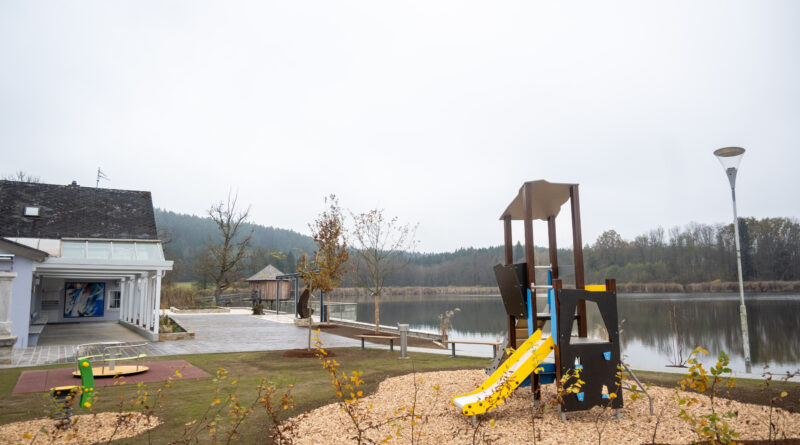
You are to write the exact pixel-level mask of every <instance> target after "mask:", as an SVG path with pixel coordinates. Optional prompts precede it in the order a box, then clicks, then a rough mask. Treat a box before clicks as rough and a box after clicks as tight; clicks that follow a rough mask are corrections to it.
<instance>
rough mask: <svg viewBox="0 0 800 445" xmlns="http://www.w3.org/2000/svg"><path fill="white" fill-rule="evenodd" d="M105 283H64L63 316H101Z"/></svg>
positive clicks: (103, 305) (103, 306)
mask: <svg viewBox="0 0 800 445" xmlns="http://www.w3.org/2000/svg"><path fill="white" fill-rule="evenodd" d="M105 296H106V283H70V282H67V283H64V317H65V318H75V317H102V316H103V309H104V308H105Z"/></svg>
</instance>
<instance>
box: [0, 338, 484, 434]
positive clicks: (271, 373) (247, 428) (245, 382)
mask: <svg viewBox="0 0 800 445" xmlns="http://www.w3.org/2000/svg"><path fill="white" fill-rule="evenodd" d="M333 351H334V352H335V354H336V357H335V359H336V360H337V361H338V362H339V363H340V364H341V369H342V370H344V371H346V372H347V373H350V371H362V372H363V375H362V379H363V380H364V382H365V384H364V386H363V387H362V390H363V391H364V394H365V395H368V394H370V393H372V392H374V391H375V390H376V389H377V387H378V384H379V383H380V382H381V381H382V380H384V379H386V378H387V377H392V376H396V375H401V374H407V373H409V372H411V371H412V368H411V367H412V360H413V366H414V369H415V370H416V371H417V372H425V371H433V370H445V369H465V368H481V367H484V366H487V365H488V360H487V359H479V358H470V357H457V358H449V357H448V356H445V355H436V354H419V353H416V354H413V359H412V360H399V359H398V356H399V354H398V353H397V352H394V353H391V352H389V351H381V350H365V351H362V350H360V349H353V348H347V349H334V350H333ZM282 354H283V352H282V351H270V352H247V353H230V354H199V355H181V356H173V357H158V358H155V359H153V361H155V360H171V359H182V360H186V361H187V362H189V363H191V364H193V365H194V366H197V367H199V368H201V369H203V370H205V371H206V372H208V373H209V374H211V375H212V376H213V375H214V374H215V373H216V371H217V369H218V368H225V369H226V370H227V371H228V379H227V382H232V381H234V380H236V381H238V382H237V383H236V385H230V383H228V384H227V387H228V388H229V390H230V391H234V392H235V393H236V394H237V395H238V396H239V397H240V400H241V403H242V404H249V403H250V402H252V401H253V399H254V397H255V393H256V387H257V386H258V384H259V383H260V382H261V379H262V378H266V379H268V380H270V381H272V382H274V383H275V384H277V385H279V386H280V387H282V388H288V385H289V384H293V385H294V389H293V394H294V398H295V403H296V408H295V409H294V410H293V411H292V412H291V413H290V414H291V415H295V414H299V413H300V412H303V411H307V410H311V409H314V408H317V407H319V406H322V405H326V404H328V403H332V402H334V401H335V394H334V393H333V390H332V388H331V385H330V378H329V376H328V374H327V373H326V371H324V370H323V369H322V367H321V364H320V361H319V359H317V358H284V357H282ZM57 367H63V365H61V366H47V367H36V368H16V369H3V370H0V424H5V423H9V422H15V421H20V420H27V419H33V418H40V417H45V416H46V413H47V409H48V407H49V403H48V400H47V396H46V393H43V392H42V393H29V394H11V391H12V389H13V388H14V385H15V384H16V382H17V379H18V378H19V375H20V373H21V372H22V371H25V370H29V369H47V368H57ZM212 385H213V382H212V377H207V378H202V379H190V380H183V381H182V380H178V381H176V382H175V383H174V384H173V385H172V387H171V388H169V389H165V390H164V391H165V393H166V397H165V398H164V399H162V400H163V407H161V408H158V410H157V414H158V416H159V417H161V418H162V419H163V420H164V422H165V423H164V424H163V425H161V426H159V427H158V428H156V429H154V430H152V431H151V438H152V439H153V443H168V442H170V441H172V440H174V439H177V438H179V437H180V435H181V434H182V432H183V430H184V425H185V424H186V423H187V422H189V421H191V420H192V419H197V418H200V417H202V416H203V413H204V412H205V411H206V409H207V408H208V407H209V405H210V404H211V402H212V401H213V399H214V397H215V395H214V393H213V390H212V389H211V386H212ZM162 386H163V384H161V383H148V384H146V388H147V390H149V391H151V393H152V392H154V391H155V390H156V389H157V388H160V387H162ZM137 389H138V388H137V387H136V385H127V386H121V387H119V386H115V387H103V388H98V389H97V400H96V402H95V409H96V410H97V411H117V410H118V407H119V400H120V396H121V395H124V397H125V398H126V399H130V398H135V396H136V391H137ZM226 394H227V393H226ZM78 411H81V410H78ZM256 412H257V413H258V414H256V415H254V416H253V417H251V418H250V419H248V421H247V423H246V424H245V425H244V426H243V427H242V428H241V429H240V432H241V435H242V436H241V438H240V442H241V443H255V442H263V441H264V439H265V436H264V428H265V426H267V425H268V421H267V420H266V417H265V416H264V415H263V414H262V412H261V411H256ZM201 437H205V436H201Z"/></svg>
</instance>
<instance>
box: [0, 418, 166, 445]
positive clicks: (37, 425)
mask: <svg viewBox="0 0 800 445" xmlns="http://www.w3.org/2000/svg"><path fill="white" fill-rule="evenodd" d="M72 420H73V422H74V423H73V425H72V427H70V428H68V429H66V430H56V428H55V427H54V426H53V420H52V419H35V420H28V421H24V422H14V423H8V424H5V425H2V426H0V443H2V444H8V445H12V444H26V445H34V444H51V443H55V444H92V443H105V442H107V441H108V440H109V438H111V435H112V434H113V435H114V439H125V438H129V437H134V436H138V435H140V434H142V433H144V432H145V431H147V430H150V429H153V428H155V427H157V426H158V425H160V424H161V420H160V419H158V418H157V417H149V418H148V417H147V416H144V415H142V414H140V413H108V412H107V413H98V414H83V415H78V416H72ZM118 423H119V427H118V428H117V424H118ZM42 428H44V429H45V431H44V432H42ZM115 429H116V432H115V431H114V430H115Z"/></svg>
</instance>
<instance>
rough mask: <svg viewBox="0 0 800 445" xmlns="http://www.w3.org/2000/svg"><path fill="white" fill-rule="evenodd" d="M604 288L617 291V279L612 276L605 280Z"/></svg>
mask: <svg viewBox="0 0 800 445" xmlns="http://www.w3.org/2000/svg"><path fill="white" fill-rule="evenodd" d="M606 290H607V291H610V292H614V293H617V280H615V279H613V278H611V279H608V280H606Z"/></svg>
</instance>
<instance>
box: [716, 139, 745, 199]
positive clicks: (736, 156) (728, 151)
mask: <svg viewBox="0 0 800 445" xmlns="http://www.w3.org/2000/svg"><path fill="white" fill-rule="evenodd" d="M714 156H716V157H717V159H719V163H720V164H722V168H724V169H725V174H726V175H727V176H728V181H729V182H730V183H731V189H733V188H734V187H735V186H736V172H737V170H738V169H739V163H740V162H742V156H744V148H742V147H723V148H718V149H716V150H714Z"/></svg>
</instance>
